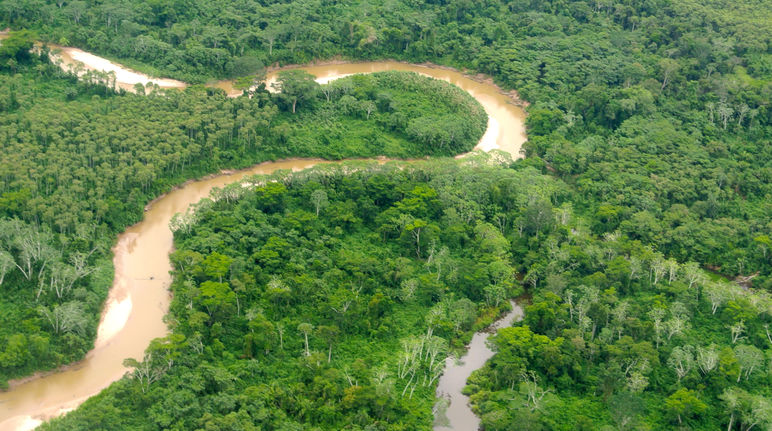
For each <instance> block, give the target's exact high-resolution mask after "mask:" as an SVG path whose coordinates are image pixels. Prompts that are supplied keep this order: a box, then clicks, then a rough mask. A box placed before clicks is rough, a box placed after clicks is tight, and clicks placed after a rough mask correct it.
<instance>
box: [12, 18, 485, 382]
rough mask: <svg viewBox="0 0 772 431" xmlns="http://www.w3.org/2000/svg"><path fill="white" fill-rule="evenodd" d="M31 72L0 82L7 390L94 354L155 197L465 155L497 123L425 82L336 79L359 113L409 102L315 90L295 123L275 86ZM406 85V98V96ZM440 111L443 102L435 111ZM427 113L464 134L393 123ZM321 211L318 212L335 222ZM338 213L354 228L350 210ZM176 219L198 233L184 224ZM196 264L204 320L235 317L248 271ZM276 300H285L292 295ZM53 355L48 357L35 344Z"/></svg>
mask: <svg viewBox="0 0 772 431" xmlns="http://www.w3.org/2000/svg"><path fill="white" fill-rule="evenodd" d="M30 38H31V35H30V34H28V33H26V32H18V33H14V34H12V36H11V37H9V38H8V39H5V40H4V41H3V45H2V46H3V47H4V49H6V50H9V49H11V48H13V47H17V48H18V49H20V50H21V51H23V52H25V53H28V50H29V47H30V46H31V39H30ZM9 41H10V42H9ZM22 42H23V43H22ZM27 42H29V43H27ZM14 49H16V48H14ZM17 57H18V58H20V57H19V56H18V55H17ZM17 57H15V58H17ZM19 65H20V66H19V70H18V71H19V73H18V74H15V75H8V74H0V89H1V90H0V111H3V112H2V115H0V140H2V142H3V151H2V154H0V177H1V178H2V179H1V180H0V292H2V295H0V310H2V313H0V341H3V342H4V343H10V344H8V346H9V347H8V349H9V350H7V351H6V352H5V353H2V352H3V351H2V350H0V355H3V356H0V381H2V380H5V379H8V378H12V377H17V376H21V375H25V374H29V373H31V372H33V371H35V370H39V369H51V368H55V367H57V366H59V365H62V364H65V363H69V362H72V361H75V360H78V359H80V358H82V356H83V355H84V353H85V352H86V351H88V350H89V348H90V346H91V344H92V342H93V339H94V337H95V335H96V325H97V323H98V318H99V315H100V308H101V306H102V302H103V300H104V298H105V296H106V293H107V289H108V288H109V286H110V282H111V277H110V276H105V274H104V273H105V272H107V271H110V270H111V267H110V265H109V262H108V256H109V250H110V247H111V244H112V242H113V241H114V236H115V234H116V233H117V232H119V231H121V230H123V229H124V228H125V227H126V226H127V225H129V224H132V223H134V222H136V221H138V220H139V219H140V218H141V216H142V213H143V208H144V206H145V205H146V203H147V201H148V200H150V199H152V198H153V197H155V196H157V195H158V194H160V193H162V192H164V191H166V190H169V189H170V188H171V187H173V186H174V185H175V184H178V183H180V182H182V181H184V180H185V179H187V178H190V177H195V176H200V175H204V174H206V173H211V172H217V171H218V170H220V169H223V168H240V167H245V166H249V165H251V164H254V163H256V162H261V161H265V160H270V159H275V158H286V157H292V156H304V157H326V158H341V157H364V156H374V155H387V156H397V157H417V156H421V155H426V154H454V153H455V152H458V151H467V150H469V149H471V148H472V147H473V146H474V145H475V143H476V142H477V141H478V140H479V138H480V137H481V136H482V133H483V132H484V126H483V127H481V124H484V122H485V118H486V116H485V113H484V111H483V109H482V108H481V107H480V106H479V104H477V102H476V101H474V99H472V98H471V97H470V96H469V95H467V94H465V93H463V91H461V90H459V89H457V88H455V87H451V86H450V85H449V84H446V83H444V82H440V81H436V80H431V79H428V78H424V77H420V76H417V75H415V74H404V73H385V74H378V75H377V76H375V77H372V78H367V79H359V78H358V77H352V78H347V79H345V80H343V81H342V82H340V83H336V88H344V87H345V88H347V89H348V90H349V91H351V92H352V94H357V95H359V97H361V98H362V103H364V102H365V101H368V100H369V99H368V98H367V97H368V96H367V95H368V94H382V95H389V97H390V98H392V99H393V100H395V101H397V102H399V103H400V104H401V105H399V106H398V105H396V104H394V105H393V106H392V107H391V108H390V111H388V112H384V113H383V114H380V113H379V114H374V115H372V116H371V117H370V118H369V120H368V119H367V118H364V116H363V115H362V113H361V112H360V111H359V110H357V111H355V112H351V113H347V112H345V111H343V110H340V109H338V108H337V100H336V99H333V100H330V101H327V100H326V99H325V98H324V97H323V95H321V93H315V92H311V93H308V94H306V93H303V95H302V97H301V98H302V100H303V102H301V105H300V106H301V109H300V111H299V112H298V113H297V114H296V115H292V114H285V113H283V112H281V108H280V107H281V106H283V105H282V104H283V103H284V101H283V98H284V97H285V95H284V94H279V95H275V96H272V95H270V94H269V93H268V92H267V91H265V88H264V87H262V88H258V89H256V90H254V91H249V92H248V93H247V95H245V96H242V97H238V98H233V99H231V98H227V97H225V96H224V95H223V94H222V93H221V92H217V91H213V92H210V91H208V90H207V91H203V90H201V89H200V88H190V89H187V90H185V91H169V92H161V91H158V90H155V89H152V88H151V89H149V90H148V92H149V93H148V94H147V95H134V94H129V93H124V92H118V93H116V92H114V91H112V90H109V89H108V88H106V87H104V86H103V85H102V84H104V83H105V82H107V81H108V80H109V77H106V76H102V75H99V74H94V75H89V76H87V77H85V78H83V79H81V80H76V79H75V77H74V76H72V75H68V74H65V73H64V72H62V71H60V70H59V68H58V67H56V66H55V65H52V64H50V63H48V57H47V55H46V54H45V52H42V53H41V55H40V56H35V55H33V56H31V57H30V58H28V60H27V63H24V64H22V63H21V62H20V63H19ZM403 80H404V82H407V83H409V86H406V87H400V86H399V84H398V83H399V82H401V81H403ZM313 85H314V88H316V87H318V85H317V84H316V83H313ZM325 87H328V86H323V87H322V88H325ZM293 91H300V92H305V91H306V90H305V89H302V88H296V89H295V90H293ZM314 91H316V90H314ZM72 92H74V93H72ZM3 97H6V98H5V99H4V98H3ZM384 97H385V96H384ZM407 101H413V103H412V104H409V103H406V102H407ZM429 101H432V102H433V103H434V105H431V107H430V109H426V108H427V107H429V106H430V103H429ZM306 102H308V103H307V104H304V103H306ZM311 102H313V103H311ZM403 102H405V103H404V104H402V103H403ZM357 103H360V102H357ZM419 110H420V111H422V112H423V113H422V114H421V115H418V114H417V112H419ZM424 116H446V117H448V118H450V120H449V121H453V122H455V123H456V124H457V125H458V127H459V128H461V129H463V130H464V131H465V132H464V134H462V135H460V136H458V137H457V139H455V140H454V141H452V142H434V141H430V140H425V139H421V138H419V137H416V136H412V135H411V134H410V132H409V131H408V125H407V124H398V123H395V121H393V120H392V119H391V118H392V117H399V118H410V117H412V118H423V117H424ZM328 134H329V135H332V136H335V135H341V136H347V137H346V138H345V139H330V138H329V137H328ZM363 135H366V136H374V138H373V140H372V141H368V140H363V139H362V136H363ZM284 192H285V190H284V189H283V186H280V185H276V184H274V185H271V186H270V187H267V188H266V190H265V191H264V194H265V198H266V199H265V201H264V203H265V205H267V206H272V205H275V204H277V203H279V202H280V201H281V199H282V195H283V193H284ZM319 199H320V200H319V201H318V207H317V208H316V209H317V210H319V211H321V210H322V209H325V211H326V210H327V208H328V207H327V205H326V204H325V201H324V200H323V199H321V198H319ZM329 211H330V213H331V214H333V213H335V212H336V211H337V213H338V215H337V217H338V218H340V219H346V214H345V211H346V210H344V208H338V207H335V208H329ZM313 216H314V213H313V212H312V213H309V214H306V215H305V216H304V215H303V214H300V213H296V214H295V216H294V219H295V220H297V223H299V224H300V225H304V224H306V223H307V222H308V221H310V220H312V219H313ZM304 217H305V218H304ZM347 220H348V219H347ZM351 220H352V221H353V219H351ZM234 222H235V221H233V220H229V221H224V222H223V223H222V225H221V226H219V228H220V229H226V228H228V227H229V226H231V225H232V224H233V223H234ZM175 223H178V224H179V226H177V225H175V226H177V227H178V228H180V229H182V228H183V227H189V226H188V225H187V224H186V220H185V219H184V217H183V218H180V217H177V218H176V219H175ZM276 240H277V242H276V243H269V244H266V247H265V248H264V249H262V250H260V251H258V252H256V255H255V258H256V259H258V260H259V261H260V262H261V263H263V264H265V265H266V266H271V265H272V264H276V265H279V264H280V262H281V259H282V257H283V255H286V253H287V246H288V243H287V242H286V240H283V239H280V238H278V237H277V238H276ZM424 242H425V241H424ZM422 245H424V244H423V243H422ZM188 261H192V262H194V263H195V264H196V268H197V271H198V272H196V273H194V277H195V278H196V280H197V281H204V280H210V283H209V284H205V285H202V289H201V292H200V294H199V295H197V296H196V297H195V301H196V303H197V304H199V305H201V306H202V308H203V309H204V310H205V312H206V314H207V315H209V316H210V317H220V316H222V315H226V314H229V313H232V312H234V311H235V312H238V311H239V307H240V304H239V303H238V302H236V301H235V293H234V291H235V290H236V289H244V288H245V287H244V283H245V282H244V280H236V281H235V283H234V280H232V279H233V277H232V276H231V277H230V279H229V273H230V270H231V267H232V266H233V265H235V264H236V263H237V262H234V261H233V260H232V259H231V257H229V256H228V255H225V254H222V253H218V252H216V251H215V252H210V251H209V250H207V252H205V253H201V254H200V255H189V256H186V257H184V258H182V257H181V259H180V264H183V262H188ZM239 283H240V284H239ZM276 298H277V301H279V302H281V301H283V299H282V298H281V295H280V294H277V296H276ZM41 343H45V344H46V345H47V346H48V348H38V347H39V346H40V345H42V344H41ZM32 345H35V346H38V347H35V348H33V347H32Z"/></svg>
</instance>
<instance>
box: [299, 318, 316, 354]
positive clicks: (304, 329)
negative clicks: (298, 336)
mask: <svg viewBox="0 0 772 431" xmlns="http://www.w3.org/2000/svg"><path fill="white" fill-rule="evenodd" d="M313 330H314V325H312V324H310V323H301V324H299V325H298V331H300V332H301V333H302V334H303V337H304V339H305V342H306V350H305V355H306V356H311V351H310V350H309V349H308V334H310V333H311V331H313Z"/></svg>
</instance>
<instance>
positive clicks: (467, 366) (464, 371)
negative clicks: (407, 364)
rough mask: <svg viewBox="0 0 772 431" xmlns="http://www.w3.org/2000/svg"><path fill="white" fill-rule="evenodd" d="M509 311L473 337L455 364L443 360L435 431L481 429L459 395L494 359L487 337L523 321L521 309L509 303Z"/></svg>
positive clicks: (452, 361)
mask: <svg viewBox="0 0 772 431" xmlns="http://www.w3.org/2000/svg"><path fill="white" fill-rule="evenodd" d="M510 303H511V304H512V311H510V312H509V313H507V314H506V315H504V317H502V318H500V319H499V320H497V321H496V322H494V323H493V324H492V325H491V326H489V327H488V328H487V329H485V330H482V331H480V332H478V333H476V334H474V336H473V337H472V342H470V343H469V345H468V346H467V351H466V354H465V355H464V356H462V357H461V359H460V360H458V362H456V360H455V359H454V358H448V359H446V360H445V371H444V372H443V374H442V377H440V381H439V383H438V384H437V398H439V399H441V400H444V401H440V402H438V403H437V406H436V407H435V420H434V430H435V431H476V430H477V429H478V428H479V427H480V418H478V417H477V415H475V414H474V412H473V411H472V408H471V407H470V406H469V397H467V396H466V395H464V394H463V393H461V391H462V390H463V389H464V386H466V380H467V379H468V378H469V376H470V375H472V372H473V371H475V370H477V369H479V368H482V366H483V365H485V362H486V361H488V359H490V358H491V357H493V354H494V352H493V350H491V349H490V347H488V343H487V341H488V337H490V336H491V334H494V333H495V332H496V330H498V329H500V328H506V327H508V326H511V325H512V322H516V321H519V320H520V319H522V318H523V308H522V307H520V306H519V305H518V304H517V303H516V302H515V301H510Z"/></svg>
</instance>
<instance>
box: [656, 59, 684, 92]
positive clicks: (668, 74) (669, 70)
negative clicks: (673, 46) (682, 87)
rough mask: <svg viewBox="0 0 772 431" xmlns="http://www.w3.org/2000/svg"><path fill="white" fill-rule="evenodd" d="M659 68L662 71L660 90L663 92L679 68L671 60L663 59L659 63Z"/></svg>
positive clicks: (676, 63)
mask: <svg viewBox="0 0 772 431" xmlns="http://www.w3.org/2000/svg"><path fill="white" fill-rule="evenodd" d="M659 67H660V70H661V71H662V72H661V73H662V85H661V86H660V90H664V89H665V87H666V86H667V85H668V84H669V83H670V81H671V80H672V79H673V76H674V75H675V73H676V72H677V71H678V69H679V68H680V67H681V66H680V65H679V64H678V62H677V61H675V60H673V59H671V58H663V59H662V60H660V61H659Z"/></svg>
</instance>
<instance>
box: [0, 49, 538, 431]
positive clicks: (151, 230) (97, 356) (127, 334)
mask: <svg viewBox="0 0 772 431" xmlns="http://www.w3.org/2000/svg"><path fill="white" fill-rule="evenodd" d="M58 48H60V49H61V51H60V53H59V54H58V56H59V58H60V59H61V61H62V67H71V66H72V65H73V64H75V62H81V63H83V64H84V67H85V68H86V69H94V70H102V71H113V72H114V73H115V77H116V83H117V85H118V86H120V87H122V88H126V89H132V88H133V86H134V84H136V83H138V82H140V83H143V84H147V83H148V82H154V83H156V84H158V85H159V86H161V87H167V88H179V87H184V86H185V84H184V83H182V82H180V81H174V80H168V79H156V78H151V77H149V76H147V75H143V74H141V73H138V72H135V71H132V70H129V69H126V68H123V67H122V66H120V65H118V64H115V63H113V62H110V61H108V60H106V59H103V58H100V57H97V56H95V55H93V54H90V53H87V52H84V51H81V50H79V49H76V48H61V47H58ZM302 69H304V70H307V71H308V72H310V73H312V74H314V75H315V76H317V78H318V81H319V82H322V83H324V82H328V81H330V80H333V79H336V78H340V77H343V76H347V75H351V74H356V73H371V72H377V71H386V70H402V71H413V72H418V73H420V74H423V75H426V76H431V77H434V78H437V79H442V80H445V81H448V82H451V83H453V84H455V85H457V86H459V87H460V88H462V89H464V90H466V91H468V92H469V93H470V94H471V95H472V96H474V97H475V98H476V99H477V100H478V101H479V102H480V104H482V106H483V107H484V108H485V110H486V112H487V113H488V116H489V120H488V130H487V131H486V133H485V135H484V136H483V138H482V139H481V140H480V143H479V144H478V146H477V149H481V150H484V151H490V150H493V149H499V150H502V151H505V152H507V153H509V154H511V155H512V156H513V157H515V158H516V157H520V147H521V146H522V143H523V142H525V140H526V136H525V128H524V118H525V113H524V111H523V110H522V109H521V108H520V107H518V106H516V105H515V104H514V103H513V99H512V98H511V97H510V96H508V95H505V94H502V92H501V91H500V89H499V88H498V87H496V86H495V85H492V84H490V83H486V82H482V81H479V80H475V79H472V78H470V77H468V76H466V75H464V74H462V73H460V72H457V71H453V70H446V69H444V68H439V67H431V66H422V65H410V64H405V63H399V62H392V61H383V62H367V63H350V64H330V65H318V66H309V67H302ZM275 75H276V72H273V73H270V74H269V75H268V81H269V82H270V81H271V80H275ZM214 85H215V86H217V87H219V88H223V89H224V90H226V91H227V92H228V93H229V94H231V95H236V93H237V92H235V91H234V90H233V87H232V83H230V82H227V81H224V82H220V83H216V84H214ZM319 163H329V162H322V161H320V160H308V159H302V160H287V161H279V162H267V163H262V164H259V165H257V166H254V167H252V168H250V169H247V170H244V171H239V172H237V173H227V174H222V175H218V176H215V177H212V178H208V179H204V180H198V181H191V182H188V183H186V184H184V185H183V186H181V187H180V188H178V189H176V190H174V191H172V192H170V193H168V194H166V195H164V196H162V197H160V198H158V199H156V200H155V201H153V202H152V203H151V204H150V205H149V206H148V209H147V211H146V212H145V217H144V219H143V220H142V221H141V222H140V223H138V224H136V225H134V226H132V227H130V228H128V229H127V230H126V231H125V232H124V233H122V234H121V235H120V236H119V237H118V241H117V244H116V245H115V247H114V248H113V253H114V259H113V262H114V265H115V279H114V283H113V286H112V288H111V290H110V293H109V296H108V298H107V302H106V303H105V308H104V311H103V314H102V318H101V321H100V324H99V331H98V335H97V340H96V343H95V347H94V349H93V350H92V351H90V352H89V353H88V354H87V356H86V358H85V359H84V360H82V361H80V362H78V363H75V364H72V365H70V366H67V367H65V368H64V369H61V370H58V371H56V372H53V373H47V374H44V375H38V376H33V377H31V378H27V379H22V380H18V381H12V382H10V386H11V387H10V390H8V391H7V392H2V393H0V430H4V431H5V430H8V431H14V430H16V431H19V430H25V431H26V430H30V429H34V428H35V427H36V426H37V425H39V424H40V423H41V422H42V421H44V420H46V419H49V418H51V417H55V416H58V415H61V414H62V413H64V412H67V411H69V410H72V409H74V408H75V407H77V406H78V405H79V404H80V403H82V402H83V401H84V400H85V399H87V398H88V397H90V396H92V395H95V394H96V393H98V392H99V391H101V390H102V389H104V388H105V387H107V386H108V385H110V383H112V382H114V381H116V380H118V379H119V378H121V376H123V375H124V373H125V372H126V371H127V369H126V368H125V367H124V366H123V365H122V364H123V360H124V358H129V357H132V358H137V359H141V358H142V356H143V352H144V350H145V348H146V347H147V346H148V344H149V343H150V340H152V339H153V338H156V337H162V336H164V335H165V334H166V333H167V328H166V325H165V324H164V323H163V316H164V315H165V314H166V312H167V310H168V307H169V301H170V299H171V298H170V294H169V291H168V286H169V284H170V282H171V277H170V275H169V271H170V270H171V264H170V262H169V253H170V252H171V251H172V246H173V243H172V232H171V231H170V229H169V221H170V220H171V218H172V216H173V215H174V214H176V213H178V212H184V211H185V210H186V209H187V207H188V206H189V205H190V204H192V203H195V202H197V201H199V200H200V199H201V198H203V197H206V196H207V195H208V194H209V192H210V191H211V190H212V188H214V187H222V186H224V185H226V184H229V183H233V182H236V181H239V180H241V179H242V178H244V177H245V176H248V175H253V174H269V173H272V172H274V171H276V170H278V169H291V170H301V169H305V168H308V167H311V166H313V165H315V164H319ZM478 344H479V343H478ZM475 345H476V344H475V343H474V342H473V344H472V346H471V348H472V350H471V353H470V355H472V356H477V353H476V351H477V350H476V348H475ZM482 347H485V346H484V342H483V343H482ZM486 359H487V358H486ZM484 362H485V361H484V360H483V361H482V363H484ZM470 372H471V371H470ZM449 375H455V374H454V372H452V369H451V368H449V369H448V370H447V371H446V376H449ZM459 375H460V374H459ZM444 378H445V377H444ZM463 380H464V381H465V380H466V377H464V378H463ZM440 385H441V386H442V385H443V383H442V381H441V383H440ZM461 387H463V385H461ZM459 395H460V392H459ZM452 400H455V398H453V399H452ZM457 402H458V403H465V401H463V400H461V401H457ZM464 406H465V404H464ZM455 408H456V405H455V404H452V405H451V408H450V410H454V409H455ZM467 410H468V407H467ZM468 414H471V415H472V416H474V415H473V414H472V413H471V410H470V411H469V413H468ZM467 416H468V415H467ZM467 419H468V417H467ZM459 423H462V422H459ZM447 429H457V430H461V429H464V430H467V429H469V428H447Z"/></svg>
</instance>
